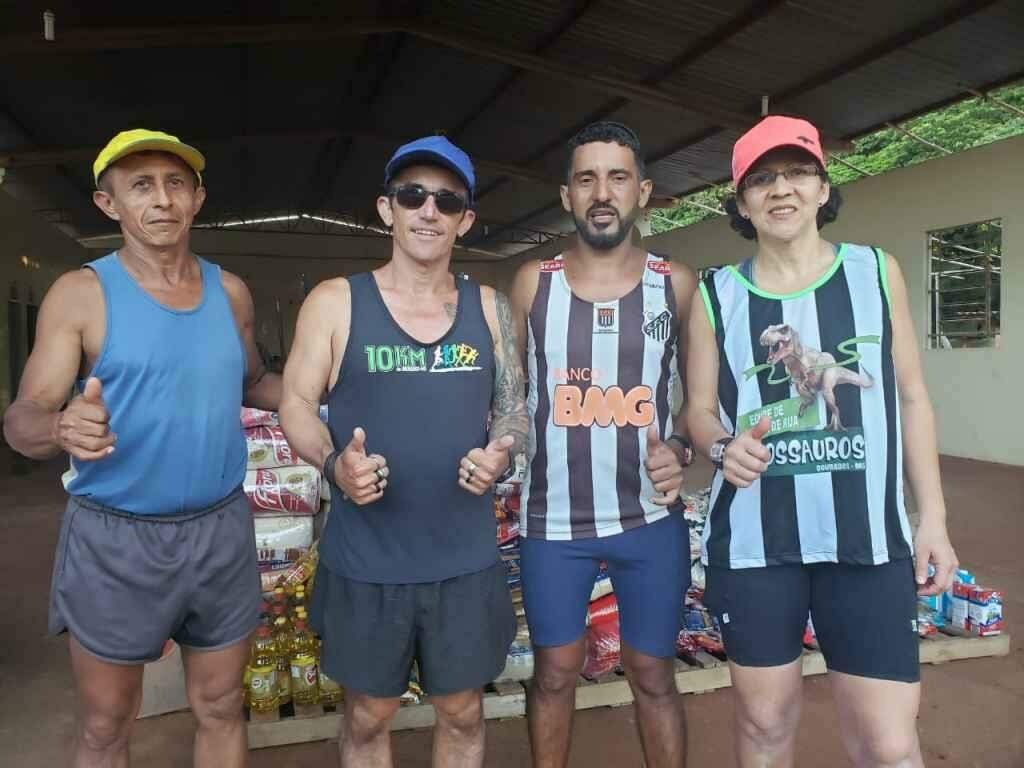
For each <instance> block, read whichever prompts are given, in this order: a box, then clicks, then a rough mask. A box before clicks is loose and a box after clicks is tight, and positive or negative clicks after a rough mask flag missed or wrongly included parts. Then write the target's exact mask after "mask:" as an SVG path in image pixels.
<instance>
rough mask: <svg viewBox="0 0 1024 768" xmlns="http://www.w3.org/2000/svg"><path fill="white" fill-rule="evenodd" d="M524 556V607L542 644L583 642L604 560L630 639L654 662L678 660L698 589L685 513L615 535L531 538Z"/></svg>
mask: <svg viewBox="0 0 1024 768" xmlns="http://www.w3.org/2000/svg"><path fill="white" fill-rule="evenodd" d="M520 554H521V561H520V562H521V566H522V580H523V604H524V606H525V608H526V620H527V623H528V624H529V625H530V639H531V640H532V641H533V644H534V645H537V646H541V647H544V646H549V647H554V646H560V645H567V644H569V643H572V642H574V641H576V640H578V639H579V638H580V637H581V636H582V635H583V633H584V631H585V630H586V623H587V606H588V604H589V602H590V593H591V590H593V588H594V579H596V578H597V574H598V569H599V567H600V564H601V561H604V562H606V563H607V564H608V575H609V576H610V577H611V581H612V587H613V588H614V590H615V597H616V599H617V601H618V604H619V627H620V632H621V635H622V640H623V641H624V642H626V643H628V644H629V646H630V647H631V648H633V649H635V650H637V651H640V652H641V653H645V654H647V655H648V656H656V657H659V658H668V657H671V656H675V655H676V638H677V637H678V635H679V630H680V628H681V615H682V604H683V596H684V595H685V594H686V590H687V588H688V587H689V586H690V544H689V533H688V531H687V526H686V521H685V520H684V519H683V516H682V515H681V514H678V513H673V514H670V515H668V516H667V517H665V518H662V519H661V520H658V521H657V522H655V523H651V524H649V525H642V526H640V527H638V528H633V529H631V530H628V531H625V532H624V533H619V534H616V535H614V536H605V537H598V538H590V539H576V540H573V541H548V540H545V539H530V538H526V539H523V541H522V542H521V543H520Z"/></svg>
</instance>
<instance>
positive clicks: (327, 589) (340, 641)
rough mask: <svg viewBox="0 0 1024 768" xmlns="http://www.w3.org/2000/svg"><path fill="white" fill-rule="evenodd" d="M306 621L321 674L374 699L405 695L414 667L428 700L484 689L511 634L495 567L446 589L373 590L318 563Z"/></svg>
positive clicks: (501, 571)
mask: <svg viewBox="0 0 1024 768" xmlns="http://www.w3.org/2000/svg"><path fill="white" fill-rule="evenodd" d="M309 615H310V618H311V620H312V623H313V629H315V630H316V632H317V634H319V635H320V638H321V640H322V642H323V648H322V650H321V657H320V663H321V666H322V667H323V670H324V672H326V673H327V674H328V675H330V676H331V677H332V678H333V679H335V680H337V681H338V682H339V683H341V684H342V685H343V686H344V687H345V688H348V689H350V690H353V691H358V692H359V693H363V694H366V695H368V696H375V697H378V698H394V697H397V696H401V695H402V694H403V693H405V691H406V689H407V688H408V687H409V671H410V669H411V667H412V663H413V661H415V662H416V664H417V667H418V668H419V676H420V683H421V684H422V685H423V690H424V691H426V692H427V693H429V694H431V695H434V696H441V695H447V694H451V693H458V692H459V691H467V690H472V689H477V688H481V687H483V686H484V685H486V684H487V683H489V682H491V681H492V680H493V679H494V678H495V677H497V676H498V674H499V673H500V672H501V670H502V669H504V668H505V663H506V661H507V658H508V648H509V645H511V643H512V639H513V638H514V637H515V634H516V614H515V610H514V608H513V607H512V597H511V595H510V594H509V590H508V583H507V581H506V573H505V566H504V564H502V563H500V562H499V563H495V564H494V565H492V566H491V567H489V568H485V569H484V570H482V571H479V572H477V573H467V574H464V575H462V576H456V577H454V578H451V579H446V580H445V581H436V582H428V583H423V584H373V583H369V582H365V581H355V580H353V579H347V578H345V577H344V576H341V575H340V574H337V573H334V572H332V571H330V570H329V569H328V568H327V567H326V566H325V565H324V563H323V561H322V560H321V561H320V566H319V568H318V569H317V576H316V589H315V590H313V598H312V604H311V605H310V612H309Z"/></svg>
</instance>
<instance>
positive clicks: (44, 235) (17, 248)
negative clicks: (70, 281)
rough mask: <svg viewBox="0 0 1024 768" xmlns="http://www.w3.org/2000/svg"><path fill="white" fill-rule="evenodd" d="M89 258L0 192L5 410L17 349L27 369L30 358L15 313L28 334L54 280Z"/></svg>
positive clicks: (0, 390) (0, 368)
mask: <svg viewBox="0 0 1024 768" xmlns="http://www.w3.org/2000/svg"><path fill="white" fill-rule="evenodd" d="M88 256H89V252H88V251H87V250H86V249H85V248H83V247H82V246H80V245H79V244H78V243H77V242H75V241H74V240H72V239H71V238H70V237H67V236H66V235H64V234H62V233H61V232H60V231H59V230H57V229H56V228H55V227H53V226H52V225H50V224H49V223H47V222H46V221H43V220H42V219H40V218H39V217H37V216H36V215H35V214H34V213H33V212H32V210H31V208H29V207H27V206H26V205H25V204H24V203H22V202H20V201H18V200H16V199H15V198H13V197H11V196H10V195H9V194H7V193H6V192H5V191H4V190H3V189H2V188H0V287H2V289H3V297H4V307H3V310H2V312H0V409H3V408H6V407H7V406H8V405H9V404H10V402H11V400H12V399H13V397H14V395H15V392H14V391H13V390H14V387H13V381H12V378H13V372H12V370H11V348H12V344H13V346H14V347H15V350H16V352H15V355H16V357H17V358H18V360H19V361H20V362H21V363H22V364H23V363H24V360H25V357H26V356H27V353H28V350H27V348H26V347H27V343H26V339H25V337H24V333H22V334H21V338H13V339H12V335H11V329H10V327H9V321H8V318H9V317H10V314H11V310H12V308H13V311H14V312H15V314H16V316H17V317H19V318H20V319H19V325H20V327H21V329H24V328H25V327H26V322H27V307H28V306H29V305H35V306H38V305H39V304H40V303H41V302H42V299H43V296H44V295H45V294H46V291H47V289H48V288H49V287H50V286H51V285H52V284H53V281H54V280H56V279H57V277H58V276H59V275H60V274H61V273H63V272H66V271H67V270H69V269H75V268H76V267H78V266H80V265H81V264H82V263H83V262H84V261H86V260H87V259H88Z"/></svg>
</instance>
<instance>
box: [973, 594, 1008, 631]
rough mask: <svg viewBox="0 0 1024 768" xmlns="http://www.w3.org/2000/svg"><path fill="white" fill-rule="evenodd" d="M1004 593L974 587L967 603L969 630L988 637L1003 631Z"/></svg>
mask: <svg viewBox="0 0 1024 768" xmlns="http://www.w3.org/2000/svg"><path fill="white" fill-rule="evenodd" d="M1003 597H1004V595H1003V591H1002V590H1001V589H989V588H988V587H982V586H979V585H977V584H976V585H974V586H972V587H971V589H970V592H969V596H968V601H967V616H968V627H967V628H968V630H970V632H971V633H972V634H975V635H980V636H981V637H988V636H989V635H998V634H1000V633H1001V632H1002V631H1003Z"/></svg>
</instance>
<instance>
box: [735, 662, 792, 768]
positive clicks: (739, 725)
mask: <svg viewBox="0 0 1024 768" xmlns="http://www.w3.org/2000/svg"><path fill="white" fill-rule="evenodd" d="M801 664H802V662H801V660H800V659H797V660H796V661H793V662H790V663H789V664H784V665H782V666H779V667H741V666H740V665H738V664H734V663H732V662H730V663H729V671H730V673H731V674H732V687H733V701H734V702H735V706H736V760H737V762H738V763H739V765H740V768H791V766H792V765H793V760H794V746H795V743H796V730H797V726H798V725H799V724H800V704H801V697H802V692H803V677H802V671H801Z"/></svg>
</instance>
